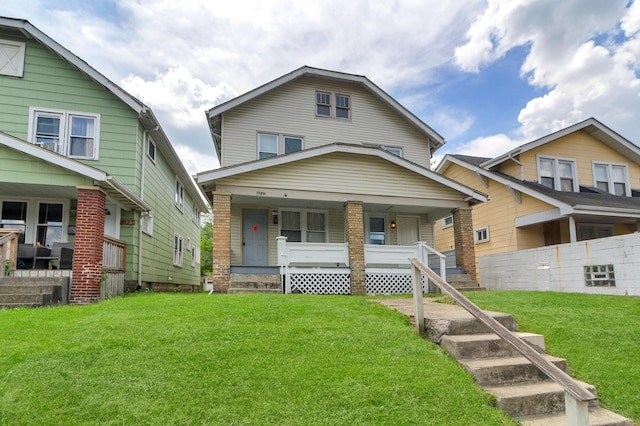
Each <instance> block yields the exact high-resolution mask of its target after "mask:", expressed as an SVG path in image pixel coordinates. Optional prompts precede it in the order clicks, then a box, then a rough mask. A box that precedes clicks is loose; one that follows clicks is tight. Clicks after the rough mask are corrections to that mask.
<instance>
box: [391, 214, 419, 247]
mask: <svg viewBox="0 0 640 426" xmlns="http://www.w3.org/2000/svg"><path fill="white" fill-rule="evenodd" d="M396 229H397V230H398V245H399V246H412V245H414V244H415V243H416V242H418V241H420V218H419V217H418V216H397V217H396Z"/></svg>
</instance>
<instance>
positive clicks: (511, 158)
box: [507, 154, 524, 181]
mask: <svg viewBox="0 0 640 426" xmlns="http://www.w3.org/2000/svg"><path fill="white" fill-rule="evenodd" d="M512 155H513V154H509V157H508V158H507V159H508V160H511V161H513V162H514V163H516V164H517V165H518V166H520V180H521V181H524V166H523V165H522V163H521V162H520V161H518V160H516V159H515V158H513V157H512Z"/></svg>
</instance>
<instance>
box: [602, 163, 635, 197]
mask: <svg viewBox="0 0 640 426" xmlns="http://www.w3.org/2000/svg"><path fill="white" fill-rule="evenodd" d="M593 180H594V183H595V187H596V188H598V189H600V190H602V191H605V192H609V193H611V194H614V195H621V196H627V197H628V196H631V194H630V191H629V188H630V185H629V171H628V170H627V165H626V164H614V163H593Z"/></svg>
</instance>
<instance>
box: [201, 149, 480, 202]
mask: <svg viewBox="0 0 640 426" xmlns="http://www.w3.org/2000/svg"><path fill="white" fill-rule="evenodd" d="M332 153H346V154H355V155H366V156H371V157H377V158H380V159H383V160H386V161H388V162H389V163H392V164H395V165H397V166H400V167H402V168H404V169H407V170H410V171H412V172H414V173H417V174H418V175H420V176H422V177H424V178H427V179H429V180H432V181H434V182H437V183H439V184H441V185H443V186H445V187H447V188H450V189H453V190H455V191H458V192H460V193H461V194H463V195H464V196H465V202H467V203H468V204H469V205H473V204H477V203H479V202H486V201H487V200H488V197H487V195H486V194H483V193H482V192H480V191H476V190H475V189H473V188H470V187H468V186H466V185H462V184H460V183H458V182H456V181H454V180H452V179H449V178H447V177H445V176H443V175H439V174H437V173H435V172H433V171H431V170H429V169H426V168H424V167H422V166H419V165H417V164H415V163H413V162H411V161H408V160H406V159H404V158H402V157H399V156H397V155H394V154H391V153H389V152H387V151H385V150H384V149H382V148H379V147H368V146H363V145H355V144H346V143H334V144H329V145H323V146H319V147H316V148H310V149H306V150H302V151H298V152H294V153H291V154H286V155H280V156H276V157H271V158H266V159H262V160H255V161H250V162H247V163H242V164H237V165H233V166H229V167H225V168H220V169H215V170H210V171H206V172H202V173H199V174H198V175H197V176H196V179H197V182H198V184H199V185H200V186H201V187H202V189H203V190H205V191H211V190H215V185H216V181H217V180H219V179H223V178H227V177H231V176H236V175H239V174H242V173H247V172H253V171H257V170H266V169H268V168H271V167H274V166H279V165H283V164H290V163H293V162H296V161H300V160H305V159H310V158H315V157H319V156H322V155H327V154H332Z"/></svg>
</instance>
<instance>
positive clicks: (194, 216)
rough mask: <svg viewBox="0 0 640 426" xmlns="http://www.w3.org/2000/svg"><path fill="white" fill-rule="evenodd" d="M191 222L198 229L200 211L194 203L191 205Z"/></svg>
mask: <svg viewBox="0 0 640 426" xmlns="http://www.w3.org/2000/svg"><path fill="white" fill-rule="evenodd" d="M191 220H192V221H193V223H195V224H196V225H197V226H198V228H199V227H200V209H198V207H197V206H196V203H193V204H191Z"/></svg>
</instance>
